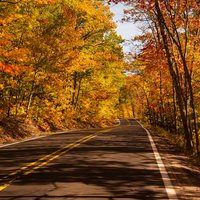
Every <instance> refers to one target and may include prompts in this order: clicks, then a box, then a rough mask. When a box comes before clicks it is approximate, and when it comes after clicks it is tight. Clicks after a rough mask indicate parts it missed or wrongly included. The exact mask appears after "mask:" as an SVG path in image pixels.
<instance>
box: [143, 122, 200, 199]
mask: <svg viewBox="0 0 200 200" xmlns="http://www.w3.org/2000/svg"><path fill="white" fill-rule="evenodd" d="M145 128H146V129H147V130H148V131H149V132H150V134H151V136H152V137H153V140H154V142H155V144H156V147H157V149H158V151H159V153H160V156H161V157H162V160H163V163H164V164H165V167H166V169H167V171H168V174H169V177H170V179H171V181H172V184H173V185H174V188H175V190H176V193H177V195H178V198H179V199H180V200H186V199H190V200H200V169H199V168H198V167H197V166H195V165H194V164H193V163H192V162H191V161H190V160H189V159H188V157H186V156H184V154H183V153H182V152H181V150H180V149H179V148H178V147H176V146H175V145H174V144H171V143H170V142H169V140H168V139H166V138H163V137H162V136H160V134H159V133H158V132H156V131H153V130H151V129H149V128H148V127H146V126H145Z"/></svg>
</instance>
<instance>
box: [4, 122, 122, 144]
mask: <svg viewBox="0 0 200 200" xmlns="http://www.w3.org/2000/svg"><path fill="white" fill-rule="evenodd" d="M117 121H118V122H119V124H117V125H115V126H119V125H120V124H121V122H120V120H119V119H117ZM80 130H90V129H77V130H70V131H64V132H59V133H51V134H47V135H42V136H38V137H34V138H30V139H25V140H20V141H18V142H12V143H9V144H5V145H1V146H0V148H4V147H7V146H11V145H15V144H19V143H21V142H28V141H31V140H37V139H39V138H43V137H48V136H51V135H57V134H64V133H70V132H75V131H80Z"/></svg>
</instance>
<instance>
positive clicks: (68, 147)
mask: <svg viewBox="0 0 200 200" xmlns="http://www.w3.org/2000/svg"><path fill="white" fill-rule="evenodd" d="M127 121H128V123H129V125H127V126H130V125H131V124H130V122H129V120H127ZM123 127H126V126H120V127H116V128H111V129H107V130H103V131H100V132H97V133H93V134H91V135H89V136H86V137H84V138H82V139H80V140H77V141H75V142H73V143H71V144H69V145H67V146H65V147H63V148H61V149H58V150H57V151H54V152H53V153H51V154H48V155H46V156H44V157H42V158H40V159H38V160H36V161H35V162H32V163H30V164H28V165H26V166H25V167H22V168H21V169H19V170H16V171H14V172H12V173H10V174H9V175H7V176H4V177H3V178H2V179H0V182H2V181H5V180H6V179H7V178H9V177H11V176H14V175H16V177H15V178H12V179H11V180H10V181H9V182H8V183H6V184H4V185H3V186H0V191H1V190H3V189H5V188H6V187H8V186H10V184H11V183H13V182H14V181H15V180H16V179H18V178H20V177H21V176H22V175H28V174H30V173H31V172H33V171H34V170H36V169H39V168H40V167H42V166H44V165H46V164H47V163H49V162H51V161H53V160H54V159H56V158H58V157H59V156H61V155H63V154H64V153H66V152H68V151H70V150H72V149H73V148H75V147H77V146H79V145H80V144H82V143H84V142H86V141H88V140H90V139H92V138H94V137H96V136H98V135H100V134H102V133H105V132H108V131H111V130H115V129H119V128H123ZM55 154H56V155H55ZM51 156H52V157H51ZM49 157H51V158H49ZM48 158H49V159H48ZM45 159H48V160H46V161H45V162H41V161H43V160H45ZM36 164H37V166H35V167H33V168H31V169H29V170H28V171H26V172H24V173H23V171H24V170H26V169H28V168H29V167H31V166H34V165H36ZM20 172H22V174H19V173H20ZM17 174H19V175H18V176H17Z"/></svg>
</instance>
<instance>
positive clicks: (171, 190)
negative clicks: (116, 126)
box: [135, 119, 178, 200]
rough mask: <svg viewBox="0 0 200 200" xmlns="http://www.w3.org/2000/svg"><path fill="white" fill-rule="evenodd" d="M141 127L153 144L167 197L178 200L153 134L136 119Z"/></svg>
mask: <svg viewBox="0 0 200 200" xmlns="http://www.w3.org/2000/svg"><path fill="white" fill-rule="evenodd" d="M135 120H136V121H137V122H138V123H139V124H140V125H141V127H142V128H143V129H144V130H145V131H146V132H147V134H148V137H149V140H150V142H151V146H152V149H153V152H154V155H155V158H156V161H157V164H158V168H159V170H160V174H161V176H162V179H163V182H164V185H165V189H166V192H167V195H168V197H169V200H178V197H177V195H176V192H175V190H174V187H173V185H172V182H171V180H170V178H169V175H168V173H167V171H166V169H165V166H164V164H163V162H162V159H161V157H160V154H159V153H158V150H157V148H156V145H155V143H154V141H153V138H152V136H151V134H150V133H149V131H148V130H147V129H146V128H144V126H143V125H142V124H141V123H140V122H139V121H138V120H137V119H135Z"/></svg>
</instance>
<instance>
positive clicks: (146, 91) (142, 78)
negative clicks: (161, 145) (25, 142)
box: [0, 0, 200, 156]
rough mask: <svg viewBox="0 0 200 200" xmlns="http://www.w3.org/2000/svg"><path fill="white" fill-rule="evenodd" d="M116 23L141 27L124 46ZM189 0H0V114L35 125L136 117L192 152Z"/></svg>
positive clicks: (195, 37) (193, 47) (195, 102)
mask: <svg viewBox="0 0 200 200" xmlns="http://www.w3.org/2000/svg"><path fill="white" fill-rule="evenodd" d="M113 3H115V4H118V3H123V4H124V5H125V8H126V9H125V10H124V17H123V18H122V22H123V21H124V22H130V26H131V23H136V24H138V23H139V24H140V26H139V28H140V29H141V34H140V35H138V36H136V37H135V38H132V39H131V40H129V41H128V42H129V43H130V44H131V45H132V50H131V51H130V52H129V53H128V54H124V53H123V50H122V44H123V42H124V40H123V39H122V38H121V36H118V35H117V33H116V30H115V29H116V24H115V23H114V22H113V15H114V14H113V13H111V12H110V9H109V4H113ZM199 8H200V2H199V1H198V0H196V1H195V0H175V1H172V0H145V1H144V0H109V1H104V0H32V1H28V0H0V29H1V31H0V55H1V56H0V120H1V122H3V121H5V120H8V119H9V120H11V119H12V120H18V121H23V122H25V123H31V122H35V123H37V125H38V126H39V127H40V128H41V129H42V130H44V131H46V130H50V129H51V127H52V126H58V127H63V126H64V127H67V128H73V127H81V126H82V127H97V126H105V125H108V124H110V123H114V121H115V119H116V118H132V117H134V118H138V119H140V120H141V121H143V122H144V123H146V124H150V125H151V126H153V127H162V128H163V129H164V130H166V131H168V132H170V133H171V134H172V135H173V137H174V138H175V140H176V143H178V144H180V145H183V146H184V148H185V149H187V150H188V151H190V152H192V153H193V154H194V155H196V156H200V146H199V142H200V131H199V128H200V123H199V119H200V81H199V77H200V69H199V50H200V43H199V34H200V33H199V32H200V12H199Z"/></svg>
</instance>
